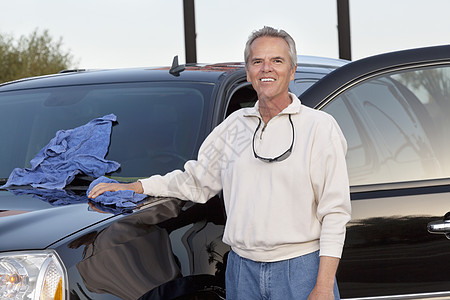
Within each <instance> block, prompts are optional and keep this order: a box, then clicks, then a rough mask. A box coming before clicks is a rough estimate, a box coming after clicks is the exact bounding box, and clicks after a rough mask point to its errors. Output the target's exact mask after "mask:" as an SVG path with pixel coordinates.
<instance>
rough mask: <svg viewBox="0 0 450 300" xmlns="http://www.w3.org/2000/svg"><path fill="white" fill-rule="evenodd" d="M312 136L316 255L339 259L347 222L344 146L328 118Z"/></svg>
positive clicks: (347, 194) (339, 131) (348, 196)
mask: <svg viewBox="0 0 450 300" xmlns="http://www.w3.org/2000/svg"><path fill="white" fill-rule="evenodd" d="M329 117H330V120H331V122H329V123H328V124H327V125H325V126H320V127H319V128H318V131H317V132H316V137H317V139H320V140H321V141H320V142H319V143H315V145H321V149H313V153H315V156H313V160H312V165H311V170H312V171H311V172H312V181H313V188H314V192H315V197H316V201H317V218H318V219H319V221H320V222H321V224H322V229H321V234H320V255H321V256H331V257H338V258H340V257H341V255H342V249H343V246H344V240H345V232H346V224H347V223H348V221H349V220H350V218H351V204H350V191H349V181H348V174H347V166H346V162H345V155H346V151H347V142H346V140H345V138H344V135H343V134H342V132H341V130H340V128H339V126H338V124H337V123H336V121H335V120H334V118H332V117H331V116H329Z"/></svg>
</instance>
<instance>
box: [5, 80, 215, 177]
mask: <svg viewBox="0 0 450 300" xmlns="http://www.w3.org/2000/svg"><path fill="white" fill-rule="evenodd" d="M212 89H213V85H211V84H193V83H180V82H177V83H176V84H174V83H126V84H101V85H85V86H68V87H57V88H42V89H33V90H26V91H14V92H5V93H0V120H1V121H0V122H1V123H0V124H1V127H2V130H1V132H0V140H1V143H2V147H0V172H1V174H0V177H2V178H7V177H8V176H9V174H10V173H11V171H12V170H13V169H14V168H26V167H27V168H28V167H30V160H31V159H33V158H34V157H35V156H36V154H38V152H39V150H40V149H41V148H43V147H44V146H46V145H47V144H48V143H49V141H50V140H51V139H52V138H53V137H54V136H55V134H56V132H57V131H58V130H61V129H64V130H67V129H73V128H76V127H79V126H81V125H84V124H86V123H88V122H89V121H91V120H93V119H95V118H99V117H103V116H105V115H108V114H111V113H112V114H115V115H116V116H117V122H115V123H114V124H113V129H112V135H111V144H110V147H109V152H108V154H107V156H106V159H108V160H113V161H116V162H118V163H120V164H121V168H120V169H119V170H118V171H117V172H115V173H114V174H111V175H112V176H117V177H133V178H135V177H147V176H150V175H153V174H165V173H167V172H169V171H171V170H173V169H176V168H182V167H183V164H184V163H185V161H187V160H189V159H192V158H195V155H196V152H197V150H198V147H199V144H200V142H201V140H200V139H201V138H202V137H203V135H204V130H205V127H206V125H205V122H206V120H205V115H207V113H205V110H206V109H207V108H206V106H207V105H208V103H207V101H205V99H209V98H210V94H211V92H212Z"/></svg>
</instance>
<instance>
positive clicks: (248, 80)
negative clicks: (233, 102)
mask: <svg viewBox="0 0 450 300" xmlns="http://www.w3.org/2000/svg"><path fill="white" fill-rule="evenodd" d="M245 73H246V74H247V82H251V80H250V78H248V70H247V66H245Z"/></svg>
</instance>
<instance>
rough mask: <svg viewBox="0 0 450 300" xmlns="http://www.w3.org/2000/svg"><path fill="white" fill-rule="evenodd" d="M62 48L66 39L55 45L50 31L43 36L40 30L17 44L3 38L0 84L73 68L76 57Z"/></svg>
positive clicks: (1, 41)
mask: <svg viewBox="0 0 450 300" xmlns="http://www.w3.org/2000/svg"><path fill="white" fill-rule="evenodd" d="M62 44H63V43H62V38H59V40H57V41H54V40H53V38H52V37H51V36H50V35H49V33H48V31H47V30H44V32H43V33H42V34H41V33H39V32H38V30H37V29H36V30H34V31H33V33H31V34H30V35H29V36H21V37H20V38H19V39H18V40H17V41H16V40H14V38H12V37H11V36H7V35H3V34H0V83H1V82H5V81H11V80H15V79H19V78H23V77H30V76H39V75H46V74H52V73H57V72H59V71H61V70H64V69H67V68H69V66H72V65H73V57H72V55H71V54H70V52H65V51H64V50H63V49H62Z"/></svg>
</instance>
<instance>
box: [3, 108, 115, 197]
mask: <svg viewBox="0 0 450 300" xmlns="http://www.w3.org/2000/svg"><path fill="white" fill-rule="evenodd" d="M116 119H117V118H116V116H115V115H114V114H109V115H106V116H104V117H102V118H97V119H94V120H92V121H90V122H89V123H87V124H85V125H83V126H80V127H77V128H75V129H69V130H59V131H58V132H57V133H56V136H55V137H54V138H53V139H52V140H51V141H50V142H49V144H48V145H47V146H45V147H44V148H42V149H41V151H40V152H39V153H38V154H37V155H36V157H35V158H33V159H32V160H31V161H30V163H31V168H25V169H21V168H16V169H14V170H13V171H12V173H11V175H10V176H9V179H8V181H7V182H6V184H5V185H3V186H2V188H5V187H10V186H13V185H31V186H33V187H41V188H47V189H62V188H64V187H65V186H66V185H67V184H69V183H71V182H72V180H73V179H74V178H75V176H76V175H77V174H80V173H84V174H86V175H88V176H92V177H99V176H102V175H105V174H107V173H111V172H114V171H116V170H117V169H118V168H119V167H120V164H119V163H117V162H115V161H109V160H105V159H104V158H105V156H106V153H107V152H108V147H109V144H110V136H111V128H112V122H114V121H116Z"/></svg>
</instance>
